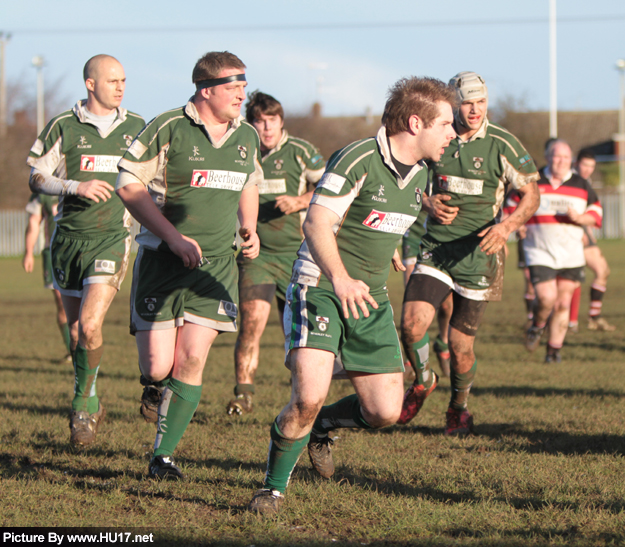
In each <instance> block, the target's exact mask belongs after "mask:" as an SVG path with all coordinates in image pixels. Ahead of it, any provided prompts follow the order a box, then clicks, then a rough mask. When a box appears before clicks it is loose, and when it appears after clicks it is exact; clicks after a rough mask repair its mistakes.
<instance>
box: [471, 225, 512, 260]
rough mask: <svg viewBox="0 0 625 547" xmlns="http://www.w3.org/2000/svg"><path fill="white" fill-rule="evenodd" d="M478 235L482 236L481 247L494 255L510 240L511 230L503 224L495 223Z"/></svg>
mask: <svg viewBox="0 0 625 547" xmlns="http://www.w3.org/2000/svg"><path fill="white" fill-rule="evenodd" d="M477 235H478V236H479V237H481V238H482V241H481V242H480V249H482V251H484V252H485V253H486V254H487V255H492V254H495V253H497V252H499V251H500V250H501V249H502V248H503V246H504V245H505V244H506V242H507V241H508V237H509V236H510V231H509V230H508V229H507V228H506V227H505V226H504V225H503V224H495V225H494V226H490V227H488V228H486V229H485V230H482V231H481V232H480V233H479V234H477Z"/></svg>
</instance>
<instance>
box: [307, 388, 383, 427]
mask: <svg viewBox="0 0 625 547" xmlns="http://www.w3.org/2000/svg"><path fill="white" fill-rule="evenodd" d="M346 427H349V428H360V429H373V428H372V427H371V426H370V425H369V424H368V423H367V421H366V420H365V419H364V418H363V417H362V412H361V411H360V400H359V399H358V395H356V394H354V395H348V396H347V397H343V399H340V400H339V401H337V402H336V403H334V404H333V405H328V406H324V407H322V408H321V410H320V411H319V414H318V415H317V419H316V420H315V423H314V425H313V428H312V430H313V433H314V434H315V435H316V436H317V437H325V436H326V435H327V434H328V432H329V431H332V430H333V429H341V428H346Z"/></svg>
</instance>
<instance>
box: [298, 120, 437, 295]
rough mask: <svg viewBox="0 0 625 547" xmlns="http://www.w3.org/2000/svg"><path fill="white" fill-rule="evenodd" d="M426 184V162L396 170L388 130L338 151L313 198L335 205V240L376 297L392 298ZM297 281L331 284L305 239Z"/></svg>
mask: <svg viewBox="0 0 625 547" xmlns="http://www.w3.org/2000/svg"><path fill="white" fill-rule="evenodd" d="M426 184H427V168H426V167H425V163H424V162H419V163H417V164H416V165H415V166H414V167H413V168H412V169H411V171H410V172H409V173H408V175H407V176H406V178H405V179H402V177H401V176H400V175H399V173H398V172H397V170H396V168H395V166H394V165H393V161H392V158H391V153H390V150H389V147H388V140H387V137H386V130H385V128H384V127H381V128H380V130H379V131H378V134H377V136H376V137H375V138H373V137H372V138H369V139H363V140H360V141H357V142H355V143H352V144H350V145H348V146H346V147H345V148H343V149H342V150H339V151H338V152H335V153H334V154H333V155H332V157H331V158H330V160H329V161H328V166H327V168H326V172H325V173H324V175H323V177H321V180H320V181H319V184H318V185H317V188H316V189H315V194H314V195H313V198H312V200H311V204H313V203H314V204H317V205H321V206H323V207H327V208H328V209H330V210H331V211H334V212H335V213H336V214H337V215H338V218H337V220H336V222H335V224H334V226H333V231H334V233H335V237H336V244H337V247H338V250H339V254H340V256H341V260H342V261H343V264H344V266H345V269H346V270H347V273H348V274H349V275H350V277H352V278H353V279H358V280H361V281H364V282H365V283H366V284H367V285H368V286H369V293H370V294H371V296H373V298H374V299H375V300H376V301H377V302H384V301H386V300H388V292H387V289H386V280H387V278H388V273H389V266H390V263H391V259H392V258H393V253H394V252H395V249H396V248H397V245H398V243H399V241H400V239H401V237H402V236H403V234H404V233H405V232H406V230H407V229H408V228H409V227H410V226H411V225H412V223H413V222H414V221H415V220H416V219H417V215H418V214H419V211H420V210H421V203H422V195H423V192H424V191H425V187H426ZM292 281H293V282H294V283H300V284H303V285H311V286H319V287H322V288H325V289H327V290H330V291H331V290H332V284H331V283H330V281H329V280H328V279H327V278H326V277H325V276H324V275H323V274H322V273H321V270H320V269H319V267H318V266H317V264H315V261H314V259H313V257H312V255H311V253H310V250H309V249H308V246H307V244H306V240H304V242H303V243H302V246H301V247H300V250H299V251H298V259H297V260H296V261H295V263H294V265H293V277H292Z"/></svg>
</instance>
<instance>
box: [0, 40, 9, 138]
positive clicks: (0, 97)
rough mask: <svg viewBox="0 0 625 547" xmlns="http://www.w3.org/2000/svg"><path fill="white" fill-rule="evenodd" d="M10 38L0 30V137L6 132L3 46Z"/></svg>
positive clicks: (4, 135)
mask: <svg viewBox="0 0 625 547" xmlns="http://www.w3.org/2000/svg"><path fill="white" fill-rule="evenodd" d="M10 39H11V34H9V33H6V34H5V33H4V32H2V31H0V139H3V138H4V137H6V134H7V87H6V81H5V78H4V56H5V52H4V46H5V45H6V44H7V42H8V41H9V40H10Z"/></svg>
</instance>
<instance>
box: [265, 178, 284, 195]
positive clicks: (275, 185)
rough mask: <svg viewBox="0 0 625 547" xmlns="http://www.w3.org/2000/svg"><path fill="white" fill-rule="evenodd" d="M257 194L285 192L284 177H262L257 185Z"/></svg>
mask: <svg viewBox="0 0 625 547" xmlns="http://www.w3.org/2000/svg"><path fill="white" fill-rule="evenodd" d="M258 193H259V194H285V193H286V179H263V181H262V182H261V183H260V184H259V185H258Z"/></svg>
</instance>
